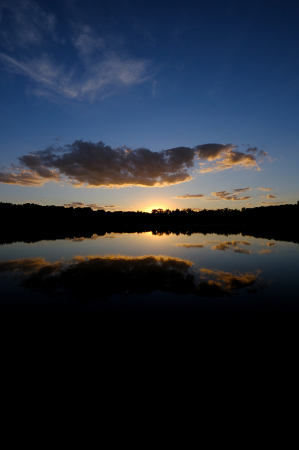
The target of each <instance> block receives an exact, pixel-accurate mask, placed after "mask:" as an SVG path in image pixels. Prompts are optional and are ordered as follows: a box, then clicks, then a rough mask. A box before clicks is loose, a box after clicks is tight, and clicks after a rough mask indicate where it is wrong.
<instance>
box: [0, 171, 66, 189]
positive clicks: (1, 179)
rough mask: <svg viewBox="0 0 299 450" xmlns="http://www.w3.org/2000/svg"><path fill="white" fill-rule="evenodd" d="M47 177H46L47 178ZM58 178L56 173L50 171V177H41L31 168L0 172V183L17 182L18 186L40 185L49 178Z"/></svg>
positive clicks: (54, 179) (55, 179)
mask: <svg viewBox="0 0 299 450" xmlns="http://www.w3.org/2000/svg"><path fill="white" fill-rule="evenodd" d="M47 178H48V179H47ZM50 178H51V179H52V181H57V180H58V175H57V174H55V173H54V171H52V177H42V176H41V175H39V174H38V173H37V172H33V171H32V170H25V169H21V170H19V171H18V172H15V173H13V172H11V171H6V172H0V183H6V184H17V185H20V186H42V185H43V184H44V183H45V182H46V181H49V179H50Z"/></svg>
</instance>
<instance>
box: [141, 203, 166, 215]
mask: <svg viewBox="0 0 299 450" xmlns="http://www.w3.org/2000/svg"><path fill="white" fill-rule="evenodd" d="M153 209H163V210H165V209H167V207H166V206H164V205H161V204H160V205H157V204H152V205H151V206H144V207H143V208H142V211H143V212H149V213H151V212H152V210H153Z"/></svg>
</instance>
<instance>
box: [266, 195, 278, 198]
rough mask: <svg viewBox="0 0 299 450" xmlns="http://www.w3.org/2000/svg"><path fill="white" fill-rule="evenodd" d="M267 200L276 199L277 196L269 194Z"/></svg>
mask: <svg viewBox="0 0 299 450" xmlns="http://www.w3.org/2000/svg"><path fill="white" fill-rule="evenodd" d="M266 198H276V196H275V195H272V194H269V195H267V197H266Z"/></svg>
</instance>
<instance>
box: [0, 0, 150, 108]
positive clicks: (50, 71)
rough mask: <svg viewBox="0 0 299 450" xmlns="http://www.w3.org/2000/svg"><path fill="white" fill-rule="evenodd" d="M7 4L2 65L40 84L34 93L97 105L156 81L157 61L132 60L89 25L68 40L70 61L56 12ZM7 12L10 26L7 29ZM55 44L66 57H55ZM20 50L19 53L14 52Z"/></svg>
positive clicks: (30, 3)
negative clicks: (58, 31) (52, 46)
mask: <svg viewBox="0 0 299 450" xmlns="http://www.w3.org/2000/svg"><path fill="white" fill-rule="evenodd" d="M2 3H3V4H2V5H1V6H0V12H2V20H1V16H0V30H1V31H0V38H1V37H2V42H3V43H4V48H6V51H5V52H3V51H2V53H1V54H0V61H1V63H2V64H3V65H4V67H5V68H6V69H7V70H8V71H10V72H11V73H17V74H21V75H23V76H25V77H27V78H28V79H29V80H30V81H31V82H32V83H33V85H34V88H33V93H34V94H36V95H38V96H45V97H47V98H50V99H51V98H53V99H54V98H55V99H56V100H57V98H61V97H64V98H66V99H68V100H70V99H76V100H80V101H82V100H89V101H94V100H95V99H97V98H103V97H106V96H107V95H111V94H112V93H114V92H116V91H117V90H119V89H121V88H128V87H131V86H134V85H137V84H140V83H144V82H145V81H148V80H150V79H152V75H153V72H152V69H151V61H149V60H145V59H141V58H134V57H133V56H128V54H127V53H126V52H125V51H124V50H123V49H122V48H120V46H117V45H112V44H111V39H110V40H109V39H107V38H105V37H103V36H98V35H97V33H96V32H95V31H94V30H93V29H92V28H91V27H90V26H88V25H83V26H81V27H75V31H74V36H73V37H72V38H71V39H70V36H68V40H67V42H68V43H69V42H71V45H72V49H73V50H75V51H72V54H73V57H72V58H71V59H70V58H69V57H67V58H64V57H63V55H64V53H65V52H66V51H67V49H66V47H67V48H68V49H70V48H69V46H66V45H65V42H63V41H58V40H57V38H56V35H55V32H54V31H55V28H56V24H57V20H56V18H55V16H54V15H53V14H50V13H46V12H44V11H43V10H42V9H41V8H40V6H38V5H37V4H36V3H34V2H33V1H29V0H22V2H21V1H16V2H10V3H8V2H6V1H4V2H2ZM7 12H9V14H10V22H11V23H10V27H5V26H3V24H4V23H6V21H5V15H6V14H7ZM1 25H2V28H1ZM51 41H55V45H56V46H57V45H60V46H61V52H56V55H58V54H61V55H62V56H61V58H60V60H54V58H53V57H51V56H50V50H49V45H50V43H51ZM43 44H45V45H43ZM15 49H16V50H17V51H15V52H14V54H13V55H12V54H9V53H8V52H11V51H12V50H15ZM18 50H22V51H21V52H19V51H18ZM69 54H70V51H68V55H69ZM66 61H70V62H69V63H66ZM82 69H83V70H82ZM53 96H54V97H53Z"/></svg>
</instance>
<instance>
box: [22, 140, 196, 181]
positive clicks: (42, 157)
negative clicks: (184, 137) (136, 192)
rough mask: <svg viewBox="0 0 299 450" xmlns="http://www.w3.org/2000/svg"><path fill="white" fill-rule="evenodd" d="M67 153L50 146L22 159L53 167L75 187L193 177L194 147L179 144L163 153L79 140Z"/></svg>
mask: <svg viewBox="0 0 299 450" xmlns="http://www.w3.org/2000/svg"><path fill="white" fill-rule="evenodd" d="M64 150H65V152H64V153H59V152H57V149H53V148H49V149H47V150H45V151H40V152H36V153H34V154H30V155H24V156H22V157H21V158H19V159H20V162H21V163H22V164H24V165H25V166H26V167H28V168H29V169H31V170H32V171H35V172H38V173H39V172H41V170H43V169H44V168H46V169H48V168H51V169H52V170H54V171H55V174H59V175H60V176H65V177H68V178H69V179H70V180H71V182H72V183H73V185H74V186H84V185H87V186H131V185H139V186H163V185H171V184H176V183H181V182H183V181H188V180H190V179H191V176H190V175H189V173H188V171H187V169H189V168H190V167H193V159H194V150H192V149H191V148H187V147H177V148H173V149H169V150H163V151H162V152H152V151H151V150H148V149H145V148H138V149H136V150H131V149H128V148H116V149H112V148H111V147H109V146H106V145H105V144H103V143H102V142H99V143H97V144H94V143H92V142H84V141H75V142H74V143H73V144H71V145H68V146H65V147H64Z"/></svg>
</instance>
